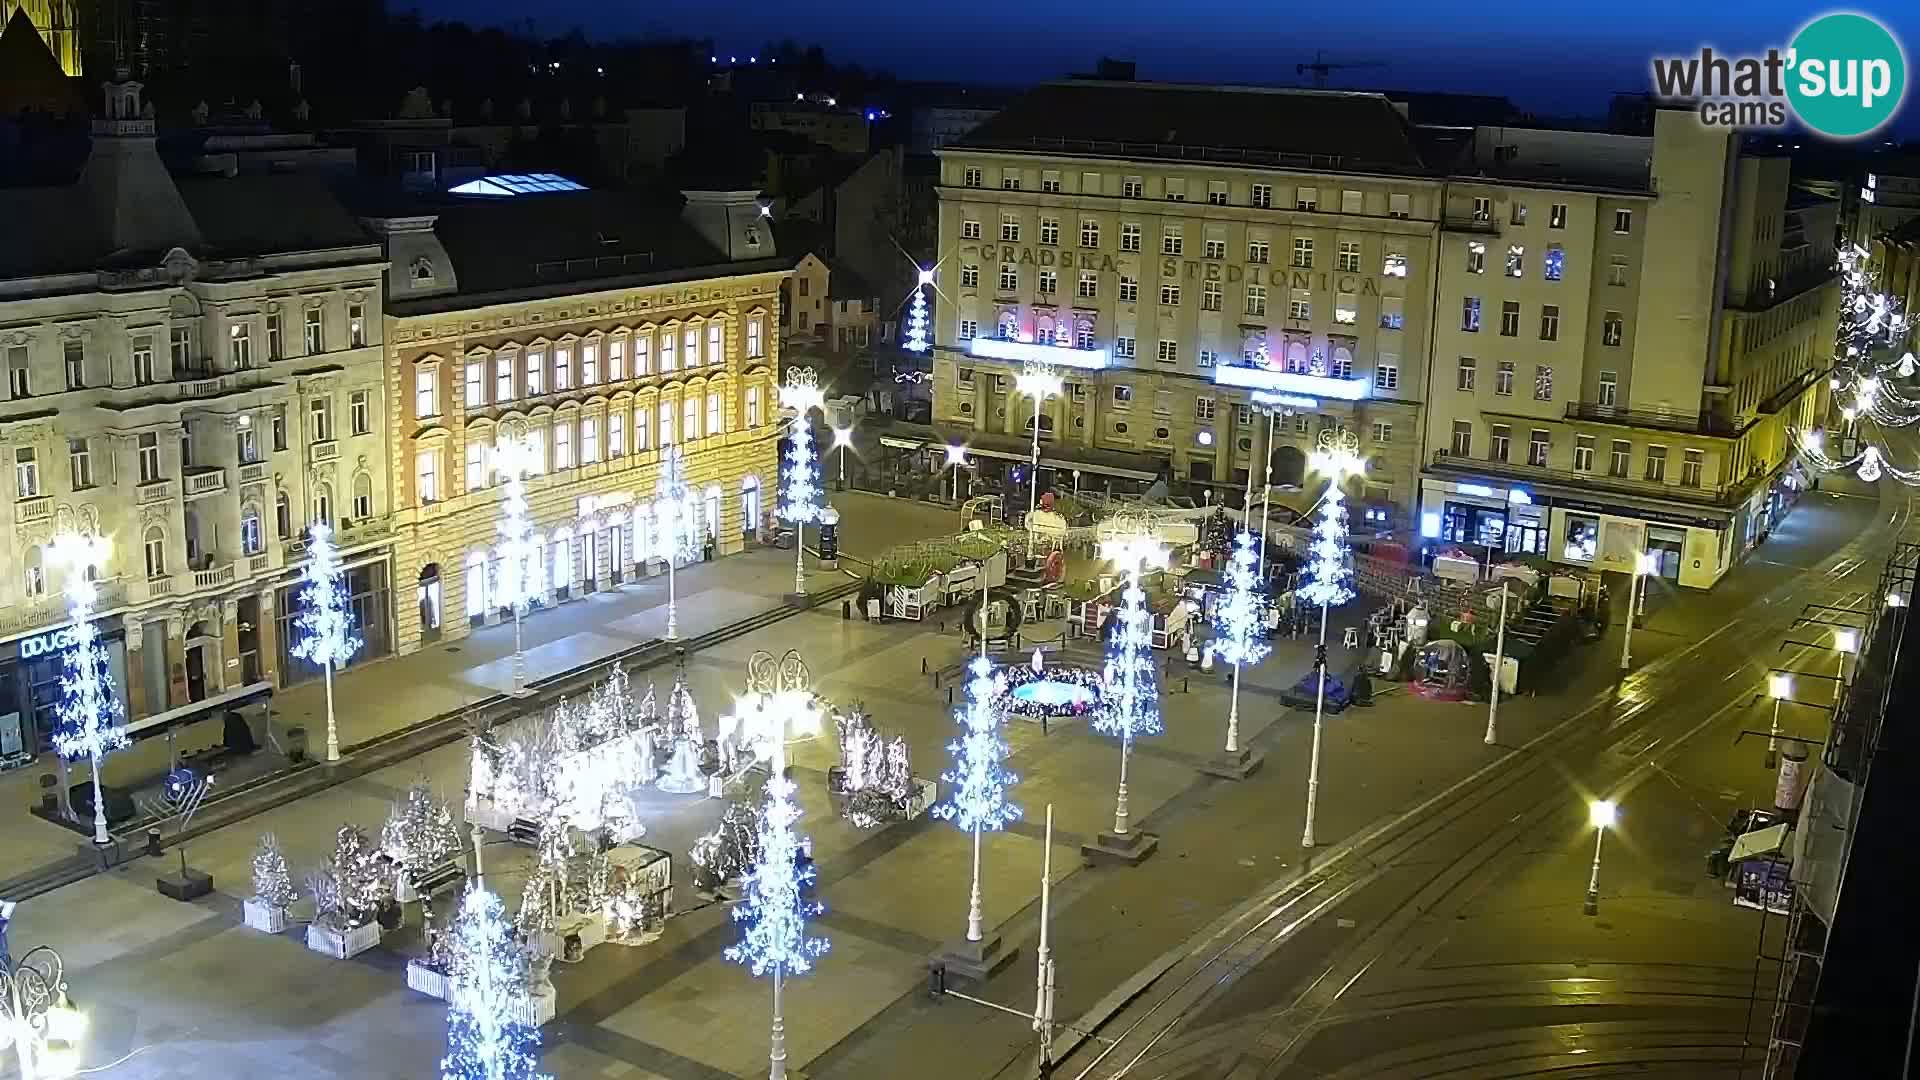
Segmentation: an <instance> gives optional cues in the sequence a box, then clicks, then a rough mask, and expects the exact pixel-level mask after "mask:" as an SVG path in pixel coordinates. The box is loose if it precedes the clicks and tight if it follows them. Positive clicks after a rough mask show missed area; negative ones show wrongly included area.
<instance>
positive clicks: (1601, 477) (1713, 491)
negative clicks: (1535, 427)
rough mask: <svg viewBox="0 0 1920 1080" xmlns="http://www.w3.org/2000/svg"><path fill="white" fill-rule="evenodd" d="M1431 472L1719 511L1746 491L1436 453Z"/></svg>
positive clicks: (1728, 486)
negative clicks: (1688, 504)
mask: <svg viewBox="0 0 1920 1080" xmlns="http://www.w3.org/2000/svg"><path fill="white" fill-rule="evenodd" d="M1432 469H1433V471H1434V472H1441V473H1452V474H1471V475H1474V476H1496V477H1500V478H1502V479H1507V480H1516V481H1521V482H1524V483H1535V484H1557V485H1560V486H1562V487H1569V488H1574V489H1576V490H1578V491H1583V492H1607V493H1610V494H1614V495H1632V496H1637V497H1639V498H1642V499H1664V500H1666V501H1668V502H1678V503H1690V504H1693V505H1697V506H1710V507H1718V508H1726V507H1731V506H1735V505H1737V504H1738V503H1739V501H1740V500H1741V498H1743V497H1744V496H1745V495H1746V491H1747V485H1745V484H1713V485H1704V486H1701V487H1686V486H1683V485H1680V484H1668V483H1664V482H1662V481H1658V480H1635V479H1633V478H1632V477H1630V476H1609V475H1607V474H1606V473H1604V472H1579V471H1576V470H1573V469H1554V468H1549V467H1547V466H1544V465H1528V464H1525V463H1523V462H1515V461H1494V460H1492V459H1489V458H1477V457H1462V456H1459V455H1456V454H1452V453H1449V452H1448V451H1445V450H1435V451H1434V452H1433V464H1432Z"/></svg>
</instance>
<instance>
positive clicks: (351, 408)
mask: <svg viewBox="0 0 1920 1080" xmlns="http://www.w3.org/2000/svg"><path fill="white" fill-rule="evenodd" d="M347 422H348V424H349V425H350V426H351V429H352V431H353V433H354V434H355V435H365V434H368V433H369V432H371V431H372V430H373V406H372V395H371V394H370V393H369V392H368V391H365V390H355V391H354V392H353V394H352V395H351V396H349V397H348V398H347Z"/></svg>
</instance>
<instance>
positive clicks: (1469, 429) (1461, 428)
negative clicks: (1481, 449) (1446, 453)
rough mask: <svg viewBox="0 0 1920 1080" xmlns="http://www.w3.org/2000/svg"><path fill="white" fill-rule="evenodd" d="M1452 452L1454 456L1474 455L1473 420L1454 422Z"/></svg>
mask: <svg viewBox="0 0 1920 1080" xmlns="http://www.w3.org/2000/svg"><path fill="white" fill-rule="evenodd" d="M1451 453H1452V454H1453V456H1454V457H1472V456H1473V421H1471V420H1455V421H1454V422H1453V448H1452V450H1451Z"/></svg>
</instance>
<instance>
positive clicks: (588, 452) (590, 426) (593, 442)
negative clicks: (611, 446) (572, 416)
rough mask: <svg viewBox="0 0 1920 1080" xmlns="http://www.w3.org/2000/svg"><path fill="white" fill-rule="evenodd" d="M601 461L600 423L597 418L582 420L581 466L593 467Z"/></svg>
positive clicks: (589, 417) (583, 418)
mask: <svg viewBox="0 0 1920 1080" xmlns="http://www.w3.org/2000/svg"><path fill="white" fill-rule="evenodd" d="M599 460H600V421H599V419H598V418H596V417H592V416H583V417H581V418H580V464H582V465H592V464H594V463H595V462H598V461H599Z"/></svg>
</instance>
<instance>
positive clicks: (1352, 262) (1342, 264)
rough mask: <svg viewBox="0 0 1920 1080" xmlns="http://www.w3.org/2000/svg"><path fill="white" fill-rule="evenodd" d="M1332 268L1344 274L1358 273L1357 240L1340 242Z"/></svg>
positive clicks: (1358, 253)
mask: <svg viewBox="0 0 1920 1080" xmlns="http://www.w3.org/2000/svg"><path fill="white" fill-rule="evenodd" d="M1333 261H1334V266H1335V268H1336V269H1339V270H1341V271H1342V272H1344V273H1349V274H1357V273H1359V272H1360V242H1359V241H1358V240H1342V241H1340V251H1339V253H1338V254H1337V255H1335V256H1334V260H1333Z"/></svg>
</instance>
